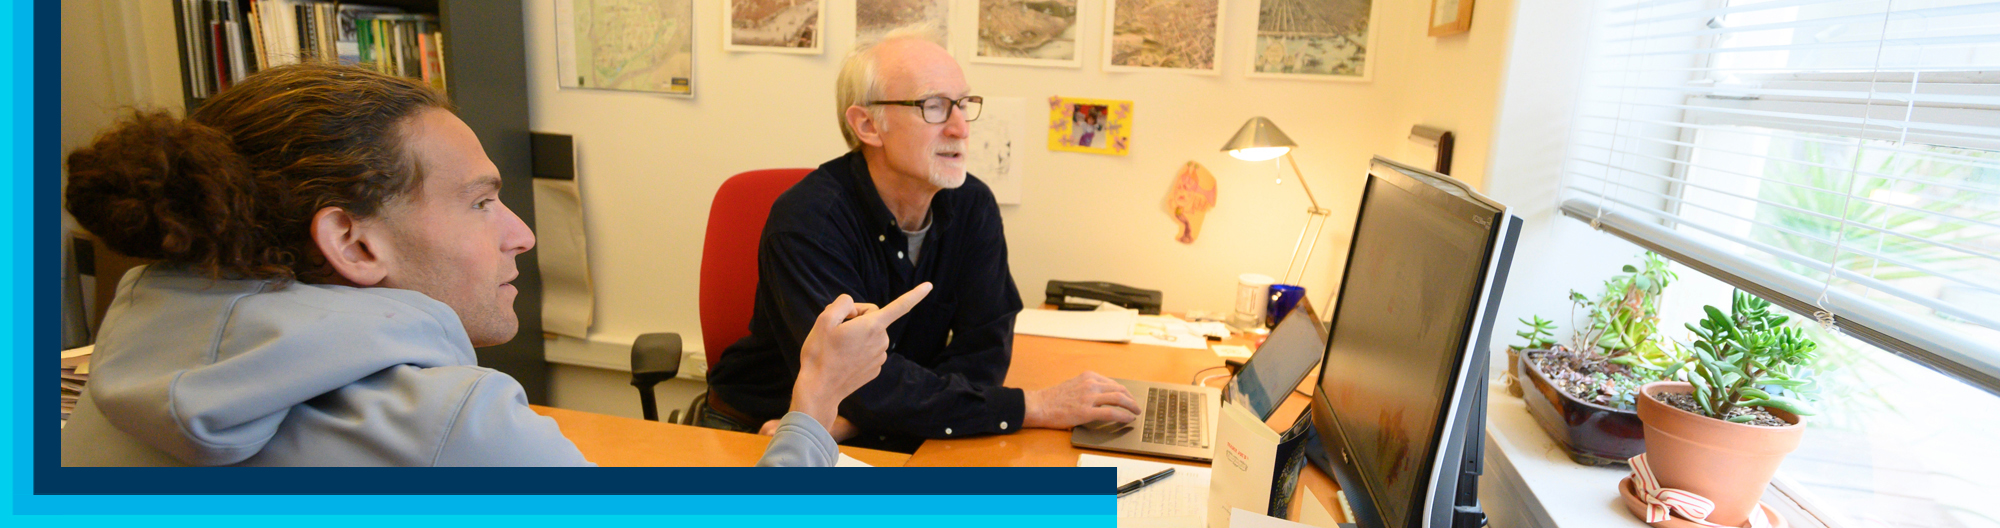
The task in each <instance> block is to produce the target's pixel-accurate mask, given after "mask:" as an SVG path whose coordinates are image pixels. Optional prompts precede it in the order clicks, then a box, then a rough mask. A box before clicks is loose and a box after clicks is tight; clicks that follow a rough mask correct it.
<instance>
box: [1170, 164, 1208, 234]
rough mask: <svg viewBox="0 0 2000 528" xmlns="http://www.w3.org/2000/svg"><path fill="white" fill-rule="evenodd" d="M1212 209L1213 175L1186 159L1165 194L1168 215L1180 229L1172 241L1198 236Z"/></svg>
mask: <svg viewBox="0 0 2000 528" xmlns="http://www.w3.org/2000/svg"><path fill="white" fill-rule="evenodd" d="M1214 208H1215V175H1214V174H1209V172H1208V169H1207V168H1204V167H1202V166H1201V164H1200V163H1195V162H1192V161H1190V162H1187V164H1186V165H1182V166H1181V172H1180V174H1178V175H1175V176H1174V186H1173V188H1172V189H1170V190H1169V191H1168V194H1167V214H1168V215H1169V216H1172V217H1173V219H1174V224H1175V225H1176V226H1177V227H1178V228H1179V230H1178V233H1177V234H1175V235H1174V240H1175V241H1178V242H1180V243H1182V244H1193V243H1194V239H1195V237H1197V236H1201V222H1202V219H1203V218H1206V217H1208V210H1209V209H1214Z"/></svg>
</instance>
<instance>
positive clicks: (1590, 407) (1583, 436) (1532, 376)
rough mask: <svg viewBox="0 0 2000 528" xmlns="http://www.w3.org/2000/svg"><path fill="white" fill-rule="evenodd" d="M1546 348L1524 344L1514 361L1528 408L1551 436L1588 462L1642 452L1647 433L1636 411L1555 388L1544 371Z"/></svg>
mask: <svg viewBox="0 0 2000 528" xmlns="http://www.w3.org/2000/svg"><path fill="white" fill-rule="evenodd" d="M1546 353H1547V351H1546V350H1528V351H1525V352H1523V353H1522V354H1521V357H1520V359H1519V360H1517V361H1516V364H1517V365H1518V366H1517V367H1515V369H1516V371H1517V372H1520V373H1521V374H1520V376H1522V378H1521V384H1522V385H1523V387H1522V389H1523V391H1522V395H1521V400H1522V401H1525V402H1527V404H1528V414H1529V415H1531V416H1534V417H1535V423H1536V424H1538V425H1541V426H1542V432H1545V433H1548V435H1549V438H1552V439H1555V441H1556V443H1557V444H1560V445H1561V446H1562V448H1563V451H1564V452H1567V453H1568V454H1569V459H1570V460H1573V461H1576V463H1578V464H1583V465H1586V466H1604V465H1610V464H1623V463H1625V459H1628V458H1632V457H1633V456H1634V455H1638V454H1639V453H1644V452H1646V433H1645V430H1644V426H1643V425H1641V424H1640V423H1639V414H1638V413H1635V412H1632V411H1625V410H1620V409H1616V408H1612V407H1605V406H1603V405H1598V404H1595V403H1591V402H1587V401H1583V400H1581V399H1578V398H1577V397H1575V396H1571V395H1570V394H1569V393H1568V392H1564V391H1563V390H1562V389H1559V388H1556V386H1555V384H1554V383H1552V382H1550V381H1549V377H1548V374H1546V373H1543V372H1542V369H1541V367H1539V366H1537V365H1538V364H1539V362H1540V360H1539V359H1537V358H1539V357H1543V355H1544V354H1546Z"/></svg>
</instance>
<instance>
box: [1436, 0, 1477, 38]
mask: <svg viewBox="0 0 2000 528" xmlns="http://www.w3.org/2000/svg"><path fill="white" fill-rule="evenodd" d="M1467 31H1472V0H1431V31H1430V35H1431V36H1433V37H1442V36H1445V35H1457V34H1459V33H1464V32H1467Z"/></svg>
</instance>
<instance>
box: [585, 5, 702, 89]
mask: <svg viewBox="0 0 2000 528" xmlns="http://www.w3.org/2000/svg"><path fill="white" fill-rule="evenodd" d="M555 15H556V16H555V19H556V75H557V77H559V78H560V79H559V80H560V82H561V85H562V87H564V88H598V89H605V90H632V91H640V92H658V93H666V94H673V95H681V96H688V97H693V96H694V4H693V2H692V1H691V0H651V1H647V2H623V1H614V0H556V12H555Z"/></svg>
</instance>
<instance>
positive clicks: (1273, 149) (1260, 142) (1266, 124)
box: [1222, 116, 1298, 161]
mask: <svg viewBox="0 0 2000 528" xmlns="http://www.w3.org/2000/svg"><path fill="white" fill-rule="evenodd" d="M1296 146H1298V144H1297V143H1293V142H1292V138H1291V137H1290V136H1286V135H1285V131H1283V130H1278V125H1277V124H1276V123H1272V122H1271V120H1270V119H1265V118H1264V117H1263V116H1257V117H1252V118H1250V121H1248V122H1245V123H1243V128H1241V129H1237V130H1236V136H1235V137H1232V138H1229V142H1228V143H1225V144H1223V145H1222V150H1223V151H1224V152H1228V153H1229V155H1231V156H1235V157H1236V158H1237V159H1243V160H1250V161H1262V160H1267V159H1271V158H1275V157H1278V156H1283V155H1285V153H1286V152H1290V151H1291V150H1292V147H1296Z"/></svg>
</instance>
